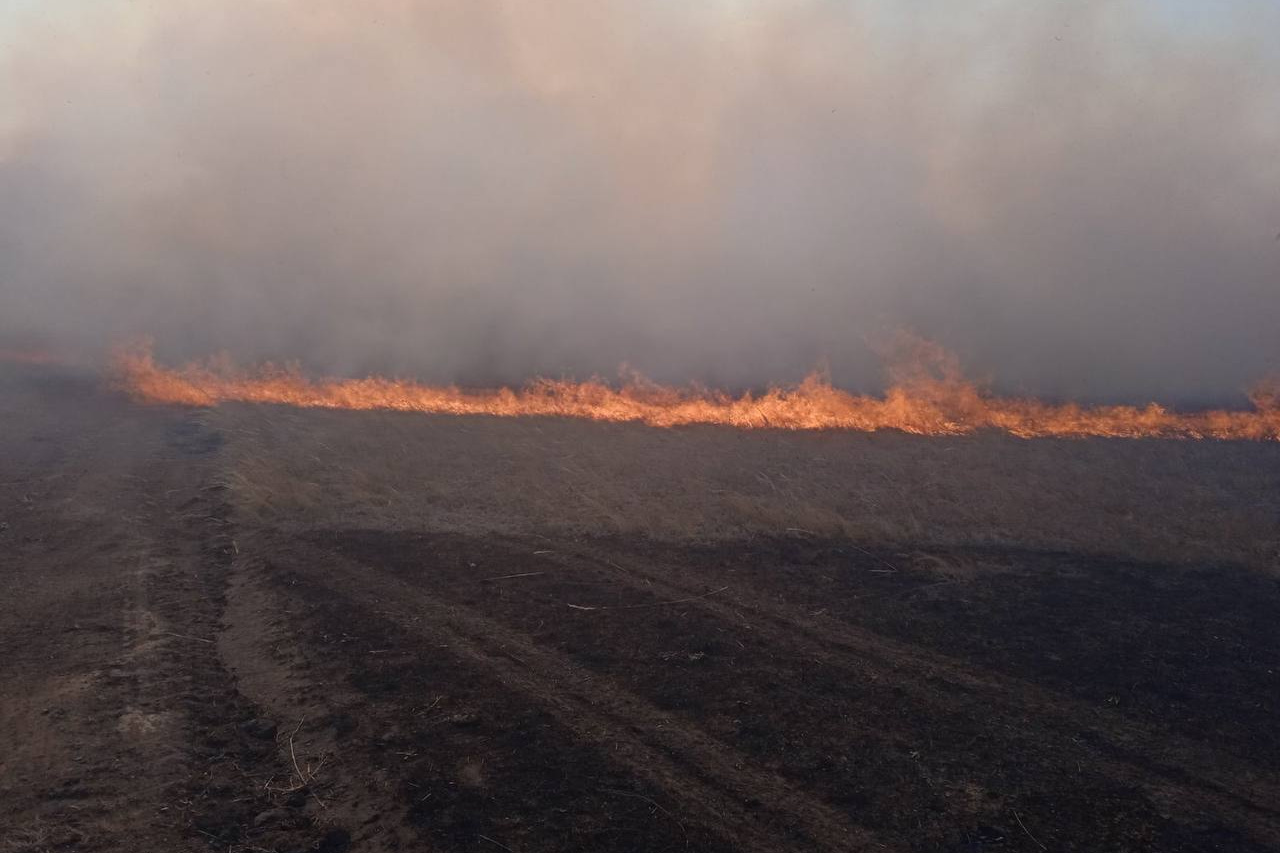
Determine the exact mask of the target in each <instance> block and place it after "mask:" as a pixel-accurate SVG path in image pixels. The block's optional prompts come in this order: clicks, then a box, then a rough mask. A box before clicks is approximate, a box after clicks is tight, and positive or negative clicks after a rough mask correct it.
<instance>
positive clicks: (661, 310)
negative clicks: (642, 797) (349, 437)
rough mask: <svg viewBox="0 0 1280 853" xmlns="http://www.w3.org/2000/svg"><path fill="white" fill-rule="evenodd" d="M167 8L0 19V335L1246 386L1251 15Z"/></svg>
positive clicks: (728, 372)
mask: <svg viewBox="0 0 1280 853" xmlns="http://www.w3.org/2000/svg"><path fill="white" fill-rule="evenodd" d="M1204 5H1205V7H1207V8H1208V9H1210V11H1205V10H1203V9H1201V8H1200V7H1199V6H1198V5H1197V4H1187V3H1182V2H1157V0H1105V2H1104V0H1085V2H1043V3H1025V2H1016V0H984V2H977V1H976V0H975V2H970V3H945V4H944V3H938V4H921V3H903V2H898V0H867V2H847V3H833V2H826V0H795V2H792V0H787V2H783V0H718V2H707V3H676V2H670V0H659V2H645V3H637V2H625V0H563V2H557V3H551V4H547V3H519V2H511V0H506V2H498V0H366V2H360V3H350V2H339V0H235V2H226V0H165V2H163V3H153V4H140V3H130V4H124V3H89V2H80V0H62V2H46V3H34V2H30V0H21V2H18V3H16V4H14V6H13V8H11V9H10V11H7V12H0V345H3V344H5V343H6V342H7V343H8V344H9V345H11V346H23V345H31V346H36V345H39V346H49V347H55V348H76V349H81V350H85V351H99V350H102V349H105V348H106V347H108V346H110V345H111V344H113V343H116V342H119V341H121V340H126V339H128V338H131V337H133V336H136V335H140V334H144V335H150V336H154V338H155V339H156V345H157V353H158V355H159V356H160V357H162V358H165V359H168V360H172V359H181V358H187V357H195V356H199V355H203V354H206V353H209V352H211V351H215V350H219V349H226V350H228V351H230V352H231V353H232V354H234V355H235V356H236V357H237V358H239V359H242V360H245V361H253V360H259V359H277V360H280V359H293V358H297V359H301V360H303V361H304V362H305V363H307V364H308V365H309V366H312V367H315V368H317V369H321V370H325V371H332V372H336V373H342V374H358V373H364V372H368V371H378V372H389V373H397V374H410V375H413V376H416V377H419V378H421V379H423V380H426V381H431V382H442V381H443V382H463V383H484V384H492V383H496V382H519V381H521V380H523V379H525V378H528V377H530V376H533V375H550V376H561V375H565V376H579V377H581V376H585V375H588V374H591V373H601V374H604V375H613V374H614V373H615V372H616V370H617V368H618V366H619V365H620V364H621V363H624V362H626V363H628V364H630V365H631V366H632V367H633V368H635V369H638V370H640V371H642V372H644V373H646V374H648V375H651V376H653V377H654V378H656V379H659V380H662V381H674V382H684V381H699V382H704V383H707V384H711V385H718V386H727V387H742V386H747V385H751V386H756V385H762V384H767V383H771V382H786V381H794V380H796V379H798V378H800V377H801V376H802V375H803V374H804V373H805V372H806V371H807V370H808V369H810V368H811V367H813V366H814V365H815V364H817V363H820V362H825V363H826V364H828V365H829V366H830V370H831V374H832V377H833V380H834V381H835V383H836V384H837V385H841V386H845V387H849V388H855V389H873V388H875V387H876V386H877V384H878V383H879V382H880V379H881V373H880V368H879V364H878V361H877V358H876V355H875V351H876V349H877V347H878V346H879V345H880V344H879V343H878V342H880V341H882V340H884V339H885V336H886V335H887V334H888V333H889V332H891V331H892V330H895V329H898V328H903V327H906V328H911V329H913V330H915V332H917V333H918V334H920V335H923V336H925V337H927V338H930V339H933V340H936V341H938V342H940V343H941V344H942V345H944V346H946V347H948V348H949V349H951V350H954V351H955V352H957V353H958V354H959V356H960V359H961V362H962V363H963V365H964V367H965V369H966V370H967V371H968V372H969V373H971V374H973V375H977V376H979V377H991V378H992V379H993V380H995V382H996V383H997V386H998V387H1000V388H1002V389H1004V390H1008V391H1015V392H1023V393H1031V394H1039V395H1047V396H1071V397H1079V398H1083V399H1093V400H1098V399H1138V400H1147V399H1158V400H1162V401H1167V402H1184V401H1193V402H1194V401H1205V402H1213V401H1218V400H1222V399H1224V398H1228V399H1229V398H1232V395H1236V394H1240V393H1242V392H1243V390H1244V389H1245V388H1247V387H1248V386H1249V385H1250V384H1251V383H1252V382H1253V381H1255V380H1257V379H1259V378H1261V377H1262V376H1263V375H1265V374H1267V373H1268V372H1271V371H1275V370H1276V369H1277V368H1278V367H1280V335H1277V334H1276V329H1277V328H1280V242H1277V239H1276V237H1277V231H1280V157H1277V155H1276V152H1277V151H1280V97H1278V96H1277V94H1278V93H1280V51H1277V49H1276V47H1275V43H1274V38H1273V37H1272V36H1273V34H1274V33H1276V32H1280V7H1278V6H1277V5H1276V4H1274V3H1271V2H1249V1H1248V0H1232V1H1231V2H1223V3H1215V4H1204Z"/></svg>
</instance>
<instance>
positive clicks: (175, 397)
mask: <svg viewBox="0 0 1280 853" xmlns="http://www.w3.org/2000/svg"><path fill="white" fill-rule="evenodd" d="M904 341H905V343H902V344H900V345H899V347H898V350H899V352H898V354H897V355H896V356H895V358H894V365H895V366H894V368H893V369H892V370H891V377H892V379H893V380H894V382H893V385H892V386H891V387H890V388H889V390H888V392H887V393H886V394H885V396H884V397H883V398H877V397H868V396H860V395H856V394H850V393H848V392H846V391H842V390H840V389H838V388H834V387H833V386H832V385H831V384H830V383H829V382H828V381H826V380H825V379H824V378H823V377H822V376H820V375H818V374H813V375H810V376H809V377H808V378H806V379H805V380H804V381H803V382H801V383H800V384H799V385H797V386H796V387H794V388H774V389H770V390H769V391H767V392H765V393H763V394H759V395H752V394H743V395H742V396H739V397H733V396H730V395H728V394H724V393H721V392H716V391H707V390H703V389H697V388H689V389H680V388H671V387H666V386H660V385H655V384H653V383H650V382H647V381H645V380H643V379H640V378H633V379H632V380H630V381H629V382H627V383H626V384H625V385H623V386H622V387H620V388H613V387H611V386H609V385H607V384H605V383H603V382H600V381H597V380H590V381H586V382H569V381H554V380H548V379H540V380H536V381H534V382H532V383H530V384H529V385H528V386H526V387H525V388H523V389H519V390H513V389H510V388H501V389H497V390H489V391H477V390H465V389H461V388H457V387H446V386H440V387H436V386H429V385H421V384H418V383H415V382H411V381H407V380H396V379H384V378H379V377H370V378H366V379H323V380H318V381H312V380H310V379H308V378H306V377H305V376H304V375H303V374H302V372H301V370H300V369H299V368H297V367H296V366H294V367H289V368H283V369H280V368H274V367H270V366H267V367H265V368H262V369H260V370H258V371H256V372H248V373H245V372H241V371H238V370H236V369H235V368H234V367H233V366H232V365H231V364H230V362H229V361H228V360H226V359H218V360H213V361H211V362H208V363H205V364H193V365H188V366H187V367H184V368H179V369H172V368H165V367H161V366H159V365H157V364H156V363H155V361H154V360H153V359H152V357H151V353H150V351H149V350H148V349H146V348H145V347H143V348H137V347H135V348H132V349H129V350H126V351H123V352H122V353H120V354H119V356H118V358H117V360H116V377H117V379H116V381H117V383H118V385H119V387H121V388H122V389H124V390H125V391H126V392H128V393H129V394H130V395H132V396H133V397H134V398H135V399H136V400H139V401H142V402H152V403H177V404H183V405H193V406H211V405H217V404H221V403H226V402H250V403H282V404H287V405H291V406H298V407H303V408H322V409H355V410H377V409H385V410H394V411H411V412H420V413H428V414H450V415H496V416H502V417H526V416H543V417H545V416H557V417H575V418H583V419H588V420H597V421H615V422H638V423H643V424H646V425H649V426H658V427H673V426H689V425H694V424H716V425H721V426H731V427H736V428H754V429H759V428H766V429H789V430H836V429H838V430H858V431H866V432H871V431H876V430H885V429H892V430H898V431H901V432H907V433H913V434H918V435H933V436H942V435H967V434H971V433H974V432H977V431H980V430H992V429H994V430H1000V431H1002V432H1007V433H1009V434H1011V435H1015V436H1019V437H1022V438H1033V437H1041V438H1043V437H1058V438H1068V437H1069V438H1081V437H1111V438H1183V439H1197V438H1217V439H1248V440H1275V439H1280V406H1278V405H1277V404H1276V402H1277V394H1276V393H1275V390H1274V388H1270V389H1263V390H1260V391H1258V392H1257V393H1256V394H1255V395H1254V396H1253V401H1254V405H1255V408H1254V409H1253V410H1252V411H1228V410H1213V411H1202V412H1174V411H1170V410H1168V409H1166V408H1164V407H1162V406H1159V405H1156V404H1154V403H1152V404H1150V405H1147V406H1145V407H1135V406H1095V407H1085V406H1080V405H1077V404H1073V403H1067V404H1050V403H1045V402H1042V401H1039V400H1034V399H1014V398H1001V397H993V396H989V395H986V394H984V393H982V392H981V391H980V389H979V388H978V387H977V386H976V385H974V384H973V383H971V382H968V381H966V380H965V379H964V378H963V376H962V375H961V373H960V370H959V366H958V363H957V362H956V359H955V358H954V357H953V356H952V355H950V354H949V353H947V352H945V351H944V350H942V349H941V348H939V347H937V346H935V345H933V344H930V343H928V342H926V341H920V340H917V339H914V338H904Z"/></svg>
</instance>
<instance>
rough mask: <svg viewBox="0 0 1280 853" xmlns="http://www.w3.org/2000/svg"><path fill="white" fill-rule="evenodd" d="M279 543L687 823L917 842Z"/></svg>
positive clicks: (516, 641) (439, 609) (849, 843)
mask: <svg viewBox="0 0 1280 853" xmlns="http://www.w3.org/2000/svg"><path fill="white" fill-rule="evenodd" d="M271 553H272V557H271V563H270V565H269V566H268V569H267V570H268V571H269V572H270V573H271V574H273V575H276V576H277V577H279V578H282V579H283V578H285V577H287V578H288V580H285V581H282V582H287V583H291V584H294V587H293V588H294V589H297V588H298V585H302V586H309V587H312V588H313V590H314V592H313V595H315V596H316V597H317V599H318V600H323V601H348V602H351V603H352V605H353V606H355V607H359V608H361V609H364V610H367V611H369V612H370V613H372V614H374V615H375V617H376V618H380V619H382V620H389V621H390V622H391V623H394V625H395V626H396V627H397V628H398V629H400V630H403V631H406V632H409V633H410V634H411V635H413V636H415V637H417V638H419V641H420V642H422V643H423V644H424V650H425V649H426V648H431V647H447V648H448V649H449V650H450V651H451V652H453V653H456V654H457V655H458V656H459V657H460V658H462V660H464V661H465V663H466V664H467V666H468V667H469V668H471V669H474V670H475V671H477V672H482V673H490V674H491V675H492V676H493V677H494V678H496V679H498V680H499V682H500V683H501V684H502V685H504V686H505V687H506V688H507V689H508V690H514V691H516V692H518V693H519V694H520V695H522V696H524V697H527V699H529V700H531V701H532V702H534V703H536V704H537V705H538V706H539V707H541V708H544V709H545V710H546V711H548V712H549V713H550V714H551V715H552V716H553V717H554V718H555V719H556V720H557V722H558V723H559V724H560V725H562V726H563V727H565V728H566V729H567V730H568V731H569V732H571V733H572V735H573V737H574V739H575V740H576V741H577V742H578V743H581V744H587V745H590V746H591V747H593V748H594V749H596V750H597V751H599V752H600V753H602V754H607V755H608V756H609V758H610V759H611V760H613V761H618V762H621V763H622V765H623V766H625V767H626V768H627V770H628V771H629V772H630V773H632V774H634V775H635V776H636V777H637V778H639V779H642V780H644V782H646V783H647V784H648V785H649V786H652V788H654V789H655V790H656V791H658V792H660V793H661V795H663V796H666V797H671V798H673V799H676V800H679V801H680V802H681V803H682V805H681V807H680V808H679V809H678V810H677V812H678V814H680V815H681V816H682V818H681V819H682V820H683V821H685V822H686V823H688V824H690V825H693V824H695V823H697V824H702V825H705V826H706V827H707V828H708V829H710V830H711V831H712V832H713V834H714V836H716V837H718V838H720V839H722V840H723V841H724V842H726V843H728V844H729V846H730V848H731V849H734V850H755V851H776V850H782V849H817V850H870V849H877V850H890V849H905V848H900V847H898V846H896V845H894V844H891V843H890V842H888V841H887V840H885V839H882V838H879V837H877V836H876V835H874V834H872V833H870V832H868V831H867V830H866V829H864V828H862V827H860V826H858V825H856V824H854V823H853V822H851V821H850V820H848V818H846V817H845V816H844V815H843V814H841V813H840V812H839V811H837V810H836V809H833V808H831V807H830V806H829V805H827V804H826V803H824V802H823V801H822V800H820V799H817V798H815V797H813V796H811V795H810V794H808V793H807V792H805V791H803V790H801V789H799V788H797V787H795V786H794V785H792V784H791V783H789V782H788V781H787V780H786V779H784V778H783V777H781V776H779V775H777V774H774V773H772V772H770V771H767V770H764V769H760V768H757V767H755V766H753V765H752V763H751V762H750V761H749V760H747V759H746V757H745V756H743V755H742V754H740V753H737V752H736V751H734V750H732V749H730V748H727V747H726V746H725V745H724V744H722V743H721V742H720V741H718V740H716V739H714V738H712V737H710V736H708V735H706V734H704V733H703V732H702V731H700V730H698V729H697V728H684V727H680V726H678V725H674V723H676V722H677V721H676V720H675V718H674V715H671V714H666V713H664V712H662V711H661V710H659V709H658V708H656V707H654V706H653V705H651V704H650V703H648V702H647V701H645V700H644V699H642V698H640V697H638V696H635V695H632V694H630V693H628V692H627V691H625V690H623V689H620V688H618V687H617V686H616V685H614V684H613V683H612V682H611V680H610V679H608V678H602V677H600V676H599V675H598V674H597V673H593V672H591V671H589V670H585V669H583V668H581V667H579V666H577V665H576V664H574V663H573V662H572V661H570V660H569V659H567V658H566V657H564V656H563V655H559V654H557V653H555V652H552V651H548V650H545V649H543V648H540V647H539V646H538V645H537V644H536V643H534V642H532V641H531V640H530V639H529V638H527V637H524V636H522V635H520V634H518V633H516V632H513V631H511V630H509V629H508V628H507V627H506V626H505V625H503V624H502V623H500V622H497V621H494V620H492V619H488V618H485V617H483V616H480V615H478V614H477V613H475V612H472V611H470V610H469V609H467V608H462V607H458V606H455V605H451V604H447V603H445V602H443V601H441V600H439V599H436V598H434V597H432V596H431V595H430V594H428V593H427V592H425V591H424V590H423V589H421V588H420V587H417V586H414V585H411V584H409V583H406V582H405V581H403V580H402V579H400V578H398V577H396V576H394V575H392V574H389V573H386V572H380V571H376V570H372V571H371V567H369V566H368V565H367V564H364V563H361V562H357V561H354V560H352V559H350V558H348V557H346V556H344V555H342V554H339V553H336V552H334V551H332V550H329V549H324V548H320V547H316V546H315V545H313V544H310V543H306V542H302V541H299V540H297V539H294V540H292V541H289V542H288V543H287V544H285V543H280V544H278V545H276V546H274V547H273V548H272V549H271ZM286 555H287V556H286ZM318 567H323V568H318ZM321 574H322V575H323V576H320V575H321ZM350 622H351V624H360V620H357V619H352V620H350Z"/></svg>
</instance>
